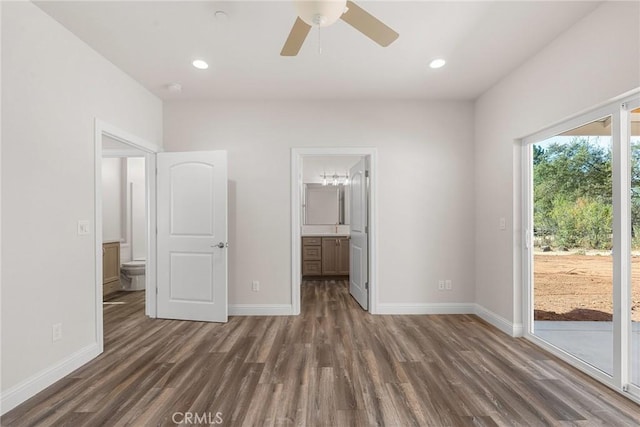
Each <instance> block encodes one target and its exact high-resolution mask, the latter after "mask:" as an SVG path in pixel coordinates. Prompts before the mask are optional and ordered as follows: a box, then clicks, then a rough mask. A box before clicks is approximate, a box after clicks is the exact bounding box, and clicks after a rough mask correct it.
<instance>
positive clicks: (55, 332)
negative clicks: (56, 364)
mask: <svg viewBox="0 0 640 427" xmlns="http://www.w3.org/2000/svg"><path fill="white" fill-rule="evenodd" d="M61 339H62V323H56V324H54V325H52V326H51V340H52V341H53V342H56V341H60V340H61Z"/></svg>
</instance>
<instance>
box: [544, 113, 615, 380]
mask: <svg viewBox="0 0 640 427" xmlns="http://www.w3.org/2000/svg"><path fill="white" fill-rule="evenodd" d="M611 161H612V144H611V116H605V117H600V118H598V119H597V120H594V121H591V122H589V123H585V124H584V125H582V126H579V127H577V128H574V129H571V130H569V131H565V132H562V133H560V134H558V135H554V136H552V137H551V138H547V139H545V140H543V141H540V142H538V143H535V144H533V165H532V166H533V202H534V205H533V213H534V214H533V232H534V244H533V253H534V256H533V290H534V292H533V319H534V324H533V333H534V334H535V335H536V336H538V337H539V338H541V339H543V340H545V341H547V342H548V343H550V344H552V345H554V346H556V347H557V348H559V349H561V350H563V351H565V352H567V353H569V354H571V355H572V356H575V357H576V358H579V359H580V360H582V361H584V362H586V363H588V364H590V365H591V366H593V367H595V368H597V369H599V370H601V371H602V372H604V373H606V374H608V375H613V258H612V256H611V249H612V215H613V202H612V185H611V183H612V175H611V171H612V169H611V166H612V165H611Z"/></svg>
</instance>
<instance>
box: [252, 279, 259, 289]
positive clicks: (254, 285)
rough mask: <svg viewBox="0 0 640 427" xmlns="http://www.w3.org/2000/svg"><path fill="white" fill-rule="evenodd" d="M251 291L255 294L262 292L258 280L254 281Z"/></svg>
mask: <svg viewBox="0 0 640 427" xmlns="http://www.w3.org/2000/svg"><path fill="white" fill-rule="evenodd" d="M251 290H252V291H253V292H258V291H259V290H260V282H258V281H257V280H254V281H253V282H252V283H251Z"/></svg>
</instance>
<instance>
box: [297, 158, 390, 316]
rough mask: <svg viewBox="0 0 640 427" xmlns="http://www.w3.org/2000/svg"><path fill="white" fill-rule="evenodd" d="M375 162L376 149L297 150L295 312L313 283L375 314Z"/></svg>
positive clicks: (298, 310) (298, 311)
mask: <svg viewBox="0 0 640 427" xmlns="http://www.w3.org/2000/svg"><path fill="white" fill-rule="evenodd" d="M375 164H376V150H375V149H373V148H294V149H292V189H291V198H292V248H293V250H292V311H293V314H299V313H300V310H301V296H302V294H305V295H307V294H308V293H309V292H311V293H314V292H316V290H315V289H311V290H310V289H308V288H310V287H312V288H313V285H315V286H323V287H331V285H333V286H336V287H342V288H345V289H344V290H343V291H344V292H346V295H347V296H349V294H351V297H353V299H355V301H356V302H357V303H358V304H359V305H360V306H361V307H362V308H363V309H364V310H367V311H370V312H372V313H375V311H376V301H377V299H376V297H375V295H376V294H375V280H376V268H375V267H376V263H375V259H376V251H375V233H376V227H375V217H376V213H375V208H376V204H375V200H376V199H375V188H376V186H375ZM354 237H355V240H354ZM329 291H331V290H330V289H329Z"/></svg>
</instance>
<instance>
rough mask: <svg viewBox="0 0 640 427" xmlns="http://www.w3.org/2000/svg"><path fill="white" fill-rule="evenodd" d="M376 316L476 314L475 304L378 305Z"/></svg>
mask: <svg viewBox="0 0 640 427" xmlns="http://www.w3.org/2000/svg"><path fill="white" fill-rule="evenodd" d="M377 308H378V309H377V310H376V314H475V312H476V311H475V304H473V303H431V304H427V303H423V304H420V303H409V304H407V303H392V304H378V307H377Z"/></svg>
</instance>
